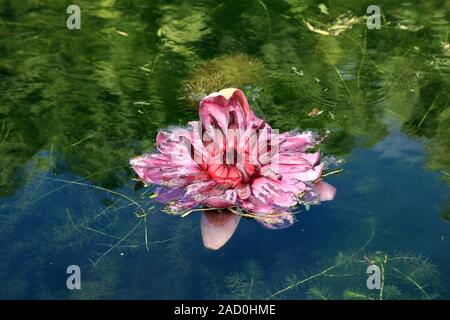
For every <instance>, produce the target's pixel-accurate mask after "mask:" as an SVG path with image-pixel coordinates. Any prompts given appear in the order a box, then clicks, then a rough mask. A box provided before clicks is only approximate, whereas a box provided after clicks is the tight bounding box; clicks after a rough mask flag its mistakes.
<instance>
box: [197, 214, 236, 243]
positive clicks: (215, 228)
mask: <svg viewBox="0 0 450 320" xmlns="http://www.w3.org/2000/svg"><path fill="white" fill-rule="evenodd" d="M240 218H241V217H240V216H239V215H236V214H234V213H232V212H230V211H228V210H221V211H214V212H205V213H203V214H202V218H201V233H202V240H203V245H204V246H205V247H206V248H208V249H212V250H217V249H220V248H221V247H222V246H223V245H224V244H225V243H227V242H228V240H230V238H231V236H232V235H233V233H234V232H235V231H236V228H237V226H238V224H239V220H240Z"/></svg>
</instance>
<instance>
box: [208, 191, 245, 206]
mask: <svg viewBox="0 0 450 320" xmlns="http://www.w3.org/2000/svg"><path fill="white" fill-rule="evenodd" d="M236 199H237V194H236V191H234V190H227V191H225V192H224V193H223V194H222V195H220V196H213V197H209V198H208V199H206V200H205V201H204V202H203V203H204V204H206V205H207V206H209V207H211V208H227V207H229V206H232V205H234V204H236Z"/></svg>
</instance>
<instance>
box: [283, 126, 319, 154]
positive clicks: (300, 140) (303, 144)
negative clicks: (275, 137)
mask: <svg viewBox="0 0 450 320" xmlns="http://www.w3.org/2000/svg"><path fill="white" fill-rule="evenodd" d="M280 140H282V141H283V142H282V143H281V145H280V152H303V151H305V150H307V149H308V148H311V147H313V146H314V145H315V144H316V143H315V141H314V138H313V135H312V133H311V132H303V133H300V132H296V131H289V132H285V133H282V134H280Z"/></svg>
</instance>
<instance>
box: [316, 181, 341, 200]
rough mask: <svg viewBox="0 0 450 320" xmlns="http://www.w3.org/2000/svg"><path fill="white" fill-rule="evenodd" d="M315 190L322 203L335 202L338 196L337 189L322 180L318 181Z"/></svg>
mask: <svg viewBox="0 0 450 320" xmlns="http://www.w3.org/2000/svg"><path fill="white" fill-rule="evenodd" d="M314 188H315V190H316V192H317V193H318V194H319V195H320V201H329V200H333V199H334V196H335V195H336V188H335V187H333V186H332V185H331V184H329V183H326V182H324V181H322V180H320V181H318V182H317V183H316V184H315V186H314Z"/></svg>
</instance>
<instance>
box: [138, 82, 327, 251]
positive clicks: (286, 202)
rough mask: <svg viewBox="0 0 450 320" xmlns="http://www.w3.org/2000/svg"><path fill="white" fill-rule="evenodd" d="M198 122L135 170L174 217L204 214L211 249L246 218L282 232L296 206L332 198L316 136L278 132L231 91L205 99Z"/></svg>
mask: <svg viewBox="0 0 450 320" xmlns="http://www.w3.org/2000/svg"><path fill="white" fill-rule="evenodd" d="M199 115H200V121H192V122H190V123H189V124H188V126H187V127H186V128H182V127H172V128H168V129H165V130H161V131H160V132H159V133H158V135H157V137H156V147H157V149H158V152H156V153H152V154H144V155H143V156H139V157H137V158H134V159H131V160H130V163H131V166H132V167H133V169H134V170H135V171H136V173H137V174H138V176H139V177H140V179H142V181H143V182H144V183H146V184H157V185H160V186H161V187H159V189H158V191H157V192H156V194H157V196H156V200H158V201H160V202H163V203H166V204H167V208H166V209H167V210H168V211H169V212H171V213H175V214H180V215H187V214H189V213H190V212H192V211H193V210H202V211H204V213H203V216H202V222H201V229H202V238H203V243H204V245H205V246H206V247H207V248H210V249H218V248H220V247H222V246H223V245H224V244H225V243H226V242H227V241H228V240H229V239H230V238H231V236H232V234H233V233H234V231H235V229H236V227H237V225H238V223H239V219H240V217H241V216H247V217H252V218H255V219H257V220H258V221H259V222H261V223H262V224H263V225H264V226H266V227H268V228H271V229H278V228H284V227H287V226H290V225H291V224H292V223H293V222H294V214H293V212H292V211H291V210H290V209H291V208H292V207H294V206H296V205H298V204H301V203H308V204H310V203H318V202H319V201H323V200H331V199H333V198H334V195H335V191H336V189H335V188H334V187H332V186H331V185H329V184H327V183H325V182H323V181H322V180H321V176H322V169H323V164H322V163H320V161H319V158H320V152H319V151H316V152H313V153H309V152H307V150H308V149H310V148H311V147H313V146H315V145H316V144H318V143H319V142H320V140H319V139H317V138H316V137H315V136H314V134H313V133H312V132H297V131H290V132H285V133H281V134H280V133H278V131H277V130H275V129H272V128H271V127H270V126H269V124H268V123H267V122H266V121H264V120H262V119H260V118H258V117H257V116H256V115H254V114H253V111H252V110H251V108H250V106H249V104H248V102H247V99H246V97H245V95H244V93H243V92H242V91H241V90H238V89H233V88H229V89H224V90H222V91H220V92H214V93H212V94H210V95H208V96H207V97H205V98H204V99H203V100H202V101H201V102H200V110H199ZM200 207H203V208H201V209H200Z"/></svg>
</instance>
